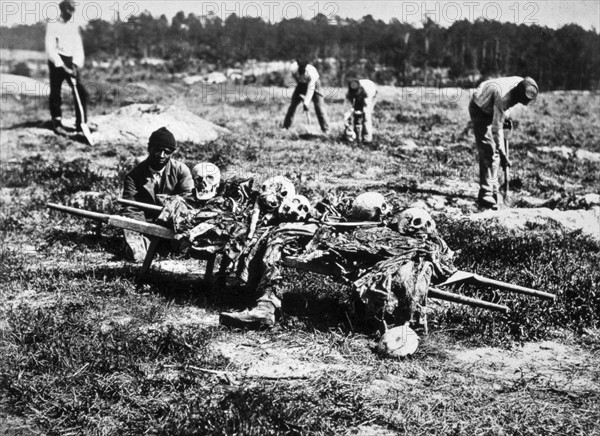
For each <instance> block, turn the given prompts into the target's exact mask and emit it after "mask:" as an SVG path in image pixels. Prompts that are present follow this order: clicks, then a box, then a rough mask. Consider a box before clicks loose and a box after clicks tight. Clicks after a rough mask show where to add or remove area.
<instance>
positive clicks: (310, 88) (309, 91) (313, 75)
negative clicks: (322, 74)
mask: <svg viewBox="0 0 600 436" xmlns="http://www.w3.org/2000/svg"><path fill="white" fill-rule="evenodd" d="M306 74H308V77H309V78H310V80H309V81H308V85H307V87H306V95H305V96H304V107H305V108H307V107H308V105H309V104H310V102H311V101H312V98H313V95H314V93H315V88H316V86H317V80H319V73H318V72H317V69H316V68H315V67H313V66H312V65H307V66H306Z"/></svg>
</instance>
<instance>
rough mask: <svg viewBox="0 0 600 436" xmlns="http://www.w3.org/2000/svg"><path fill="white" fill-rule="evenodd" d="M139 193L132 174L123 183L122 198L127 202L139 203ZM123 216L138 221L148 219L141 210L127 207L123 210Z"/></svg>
mask: <svg viewBox="0 0 600 436" xmlns="http://www.w3.org/2000/svg"><path fill="white" fill-rule="evenodd" d="M137 193H138V189H137V186H136V184H135V181H134V180H133V177H132V175H131V173H129V174H127V175H126V176H125V180H124V182H123V195H122V197H123V198H124V199H125V200H135V201H137V200H138V199H137V198H136V196H137ZM123 216H126V217H129V218H133V219H136V220H140V221H146V218H145V216H144V212H143V211H142V210H140V209H138V208H137V207H134V206H126V207H124V208H123Z"/></svg>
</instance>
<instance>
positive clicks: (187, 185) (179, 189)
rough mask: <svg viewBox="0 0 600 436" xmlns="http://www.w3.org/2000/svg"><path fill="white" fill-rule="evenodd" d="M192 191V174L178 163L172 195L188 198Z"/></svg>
mask: <svg viewBox="0 0 600 436" xmlns="http://www.w3.org/2000/svg"><path fill="white" fill-rule="evenodd" d="M193 189H194V179H193V178H192V173H191V171H190V169H189V168H188V167H187V165H185V164H183V163H180V166H179V168H178V170H177V185H176V186H175V190H174V192H173V194H174V195H181V196H182V197H188V196H190V195H192V190H193Z"/></svg>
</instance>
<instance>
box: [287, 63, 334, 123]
mask: <svg viewBox="0 0 600 436" xmlns="http://www.w3.org/2000/svg"><path fill="white" fill-rule="evenodd" d="M292 77H293V78H294V80H295V81H296V89H294V93H293V94H292V102H291V104H290V107H289V109H288V111H287V114H286V115H285V120H284V121H283V127H284V128H285V129H289V127H290V126H291V125H292V120H293V119H294V113H295V112H296V107H297V106H298V105H299V104H300V103H302V107H303V109H304V111H305V112H307V111H308V106H309V105H310V102H311V101H312V102H313V103H314V105H315V113H316V114H317V119H318V120H319V125H320V126H321V130H322V131H323V133H328V132H329V122H328V121H327V114H326V113H325V97H324V96H323V91H322V89H321V81H320V80H319V73H318V72H317V69H316V68H315V67H313V66H312V65H311V64H309V63H308V61H306V60H302V59H299V60H297V61H296V62H294V63H293V64H292Z"/></svg>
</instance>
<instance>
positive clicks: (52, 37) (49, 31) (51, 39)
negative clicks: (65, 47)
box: [45, 23, 65, 68]
mask: <svg viewBox="0 0 600 436" xmlns="http://www.w3.org/2000/svg"><path fill="white" fill-rule="evenodd" d="M56 33H57V32H56V25H55V24H54V23H48V24H47V25H46V41H45V44H46V54H47V55H48V59H50V61H52V63H53V64H54V66H55V67H57V68H60V67H63V66H64V65H65V64H64V63H63V61H62V59H61V58H60V55H59V54H58V50H57V49H56Z"/></svg>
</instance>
